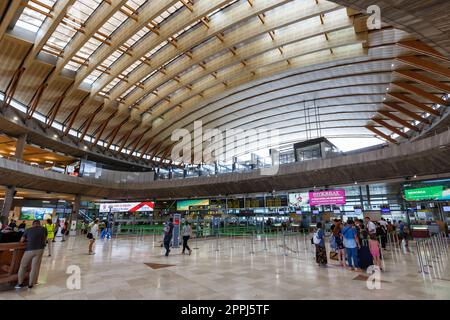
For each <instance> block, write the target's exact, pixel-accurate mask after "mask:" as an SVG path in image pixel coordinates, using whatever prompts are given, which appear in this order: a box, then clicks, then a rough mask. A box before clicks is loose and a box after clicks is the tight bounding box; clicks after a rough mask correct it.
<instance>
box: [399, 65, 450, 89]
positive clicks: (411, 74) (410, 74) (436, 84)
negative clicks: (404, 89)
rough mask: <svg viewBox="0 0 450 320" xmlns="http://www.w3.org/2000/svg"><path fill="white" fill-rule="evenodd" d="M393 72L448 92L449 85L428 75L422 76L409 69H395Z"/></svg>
mask: <svg viewBox="0 0 450 320" xmlns="http://www.w3.org/2000/svg"><path fill="white" fill-rule="evenodd" d="M394 72H395V73H396V74H398V75H400V76H402V77H405V78H407V79H409V80H412V81H415V82H418V83H421V84H423V85H426V86H428V87H431V88H434V89H436V90H439V91H442V92H443V93H450V86H449V85H447V84H445V83H442V82H439V81H436V80H434V79H432V78H430V77H427V76H424V75H422V74H420V73H418V72H415V71H409V70H395V71H394Z"/></svg>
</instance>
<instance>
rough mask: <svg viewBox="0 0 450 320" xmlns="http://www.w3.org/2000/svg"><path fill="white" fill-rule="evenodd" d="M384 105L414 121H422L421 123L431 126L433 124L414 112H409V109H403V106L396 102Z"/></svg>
mask: <svg viewBox="0 0 450 320" xmlns="http://www.w3.org/2000/svg"><path fill="white" fill-rule="evenodd" d="M384 105H385V106H387V107H389V108H391V109H394V110H395V111H398V112H401V113H403V114H405V115H407V116H409V117H410V118H412V119H414V120H417V121H420V122H422V123H427V124H430V123H431V121H430V120H428V119H425V118H422V117H421V116H420V115H418V114H417V113H415V112H412V111H410V110H408V109H405V108H403V107H402V106H401V105H399V104H398V103H396V102H385V103H384Z"/></svg>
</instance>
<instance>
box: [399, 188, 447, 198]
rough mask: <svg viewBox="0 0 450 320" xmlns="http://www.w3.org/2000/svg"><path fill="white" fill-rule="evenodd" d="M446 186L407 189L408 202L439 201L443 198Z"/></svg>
mask: <svg viewBox="0 0 450 320" xmlns="http://www.w3.org/2000/svg"><path fill="white" fill-rule="evenodd" d="M443 191H444V186H433V187H425V188H417V189H406V190H405V199H406V201H420V200H439V199H442V198H443V194H442V193H443Z"/></svg>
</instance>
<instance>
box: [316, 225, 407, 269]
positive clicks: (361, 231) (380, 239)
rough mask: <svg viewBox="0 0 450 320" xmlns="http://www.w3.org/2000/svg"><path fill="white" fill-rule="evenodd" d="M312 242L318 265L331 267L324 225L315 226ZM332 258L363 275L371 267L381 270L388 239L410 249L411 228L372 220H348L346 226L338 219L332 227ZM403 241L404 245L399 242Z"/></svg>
mask: <svg viewBox="0 0 450 320" xmlns="http://www.w3.org/2000/svg"><path fill="white" fill-rule="evenodd" d="M316 229H317V230H316V232H315V233H314V236H313V239H312V243H313V244H314V245H315V247H316V262H317V264H318V265H319V266H321V267H326V266H327V264H328V259H327V252H326V246H325V230H324V228H323V224H322V223H321V222H318V223H317V225H316ZM330 231H331V235H330V248H331V252H330V258H332V259H334V260H337V261H338V262H339V264H340V265H341V266H342V267H346V268H348V269H349V270H352V271H358V272H361V271H362V269H366V268H368V267H369V266H371V265H375V266H377V267H379V268H380V270H382V267H381V259H382V253H381V251H382V249H383V250H386V243H387V242H388V238H389V239H390V240H391V241H392V242H394V243H402V244H403V245H404V246H405V247H406V248H407V247H408V237H409V229H408V226H407V225H406V224H405V223H404V222H402V221H398V223H397V222H396V221H395V220H394V221H393V222H391V221H389V220H388V221H386V220H385V219H384V218H381V220H380V221H376V222H374V221H372V220H371V219H370V217H366V218H365V219H364V220H361V219H356V220H353V219H349V220H348V221H347V222H346V223H345V224H344V223H343V222H342V220H340V219H335V220H334V221H333V225H332V226H331V228H330ZM400 241H401V242H400Z"/></svg>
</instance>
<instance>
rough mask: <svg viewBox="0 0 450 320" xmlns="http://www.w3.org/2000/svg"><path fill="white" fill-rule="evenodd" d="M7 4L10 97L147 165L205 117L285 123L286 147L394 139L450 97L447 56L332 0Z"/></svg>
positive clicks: (0, 70)
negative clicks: (179, 132)
mask: <svg viewBox="0 0 450 320" xmlns="http://www.w3.org/2000/svg"><path fill="white" fill-rule="evenodd" d="M0 13H2V20H1V23H0V39H1V40H0V42H1V43H0V59H1V61H2V63H1V65H0V74H1V76H0V91H2V92H3V93H4V96H5V100H6V101H7V102H8V100H10V99H14V100H15V101H18V102H20V103H22V104H23V105H24V106H26V110H27V116H28V117H37V116H39V117H40V118H41V119H42V120H43V121H45V125H46V126H47V127H52V126H53V127H55V128H58V129H60V130H61V134H62V135H68V134H71V135H75V136H76V137H77V138H78V139H79V140H80V142H82V143H83V144H86V145H88V146H89V145H94V144H99V145H101V146H104V147H105V148H108V149H113V150H116V151H117V152H125V153H128V154H130V155H132V156H136V157H141V158H144V159H147V160H150V161H152V160H153V161H155V160H156V161H162V160H164V159H166V158H167V157H168V156H169V154H170V148H171V146H172V145H173V142H172V141H171V139H170V137H171V133H172V132H173V130H174V129H177V128H183V127H184V128H188V129H189V130H192V128H193V122H194V121H196V120H201V121H202V122H203V125H204V127H205V128H218V129H221V130H225V129H232V128H244V129H257V128H262V127H265V128H270V129H278V130H279V132H280V137H281V141H280V142H279V145H286V144H287V143H292V142H298V141H302V140H304V139H307V138H309V137H311V136H312V135H314V134H315V133H314V132H316V133H317V134H318V135H319V134H320V135H323V136H325V137H329V138H353V139H355V138H364V137H366V138H374V137H377V138H380V139H382V140H386V141H389V142H392V143H397V142H399V141H402V140H405V139H409V138H411V137H413V136H414V135H415V134H416V132H417V131H420V130H422V129H423V127H424V126H425V125H427V124H428V123H431V122H432V121H434V120H436V119H439V116H440V115H441V114H442V113H443V112H444V105H446V104H447V102H446V101H445V100H442V99H441V97H442V96H443V95H444V94H448V93H450V90H449V80H450V71H449V69H448V67H449V63H448V59H447V57H446V56H444V55H442V54H441V53H440V52H437V51H435V50H434V49H432V48H431V47H429V46H428V45H426V44H425V43H423V42H418V41H415V40H414V37H412V36H411V35H409V34H407V33H406V32H403V31H400V30H398V29H395V28H392V27H390V26H388V25H383V27H382V29H381V30H367V27H366V17H365V16H364V15H363V14H360V13H358V12H356V11H353V10H349V9H346V8H344V7H342V6H340V5H338V4H335V3H333V2H328V1H324V0H237V1H236V0H151V1H150V0H103V1H102V0H67V1H55V0H30V1H25V0H23V1H10V4H9V7H8V8H6V6H2V7H0ZM387 89H388V90H387ZM439 104H440V105H442V106H441V107H439V106H438V105H439ZM268 147H269V146H268ZM271 147H277V146H274V145H272V146H271ZM164 162H170V160H167V161H166V160H164Z"/></svg>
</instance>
